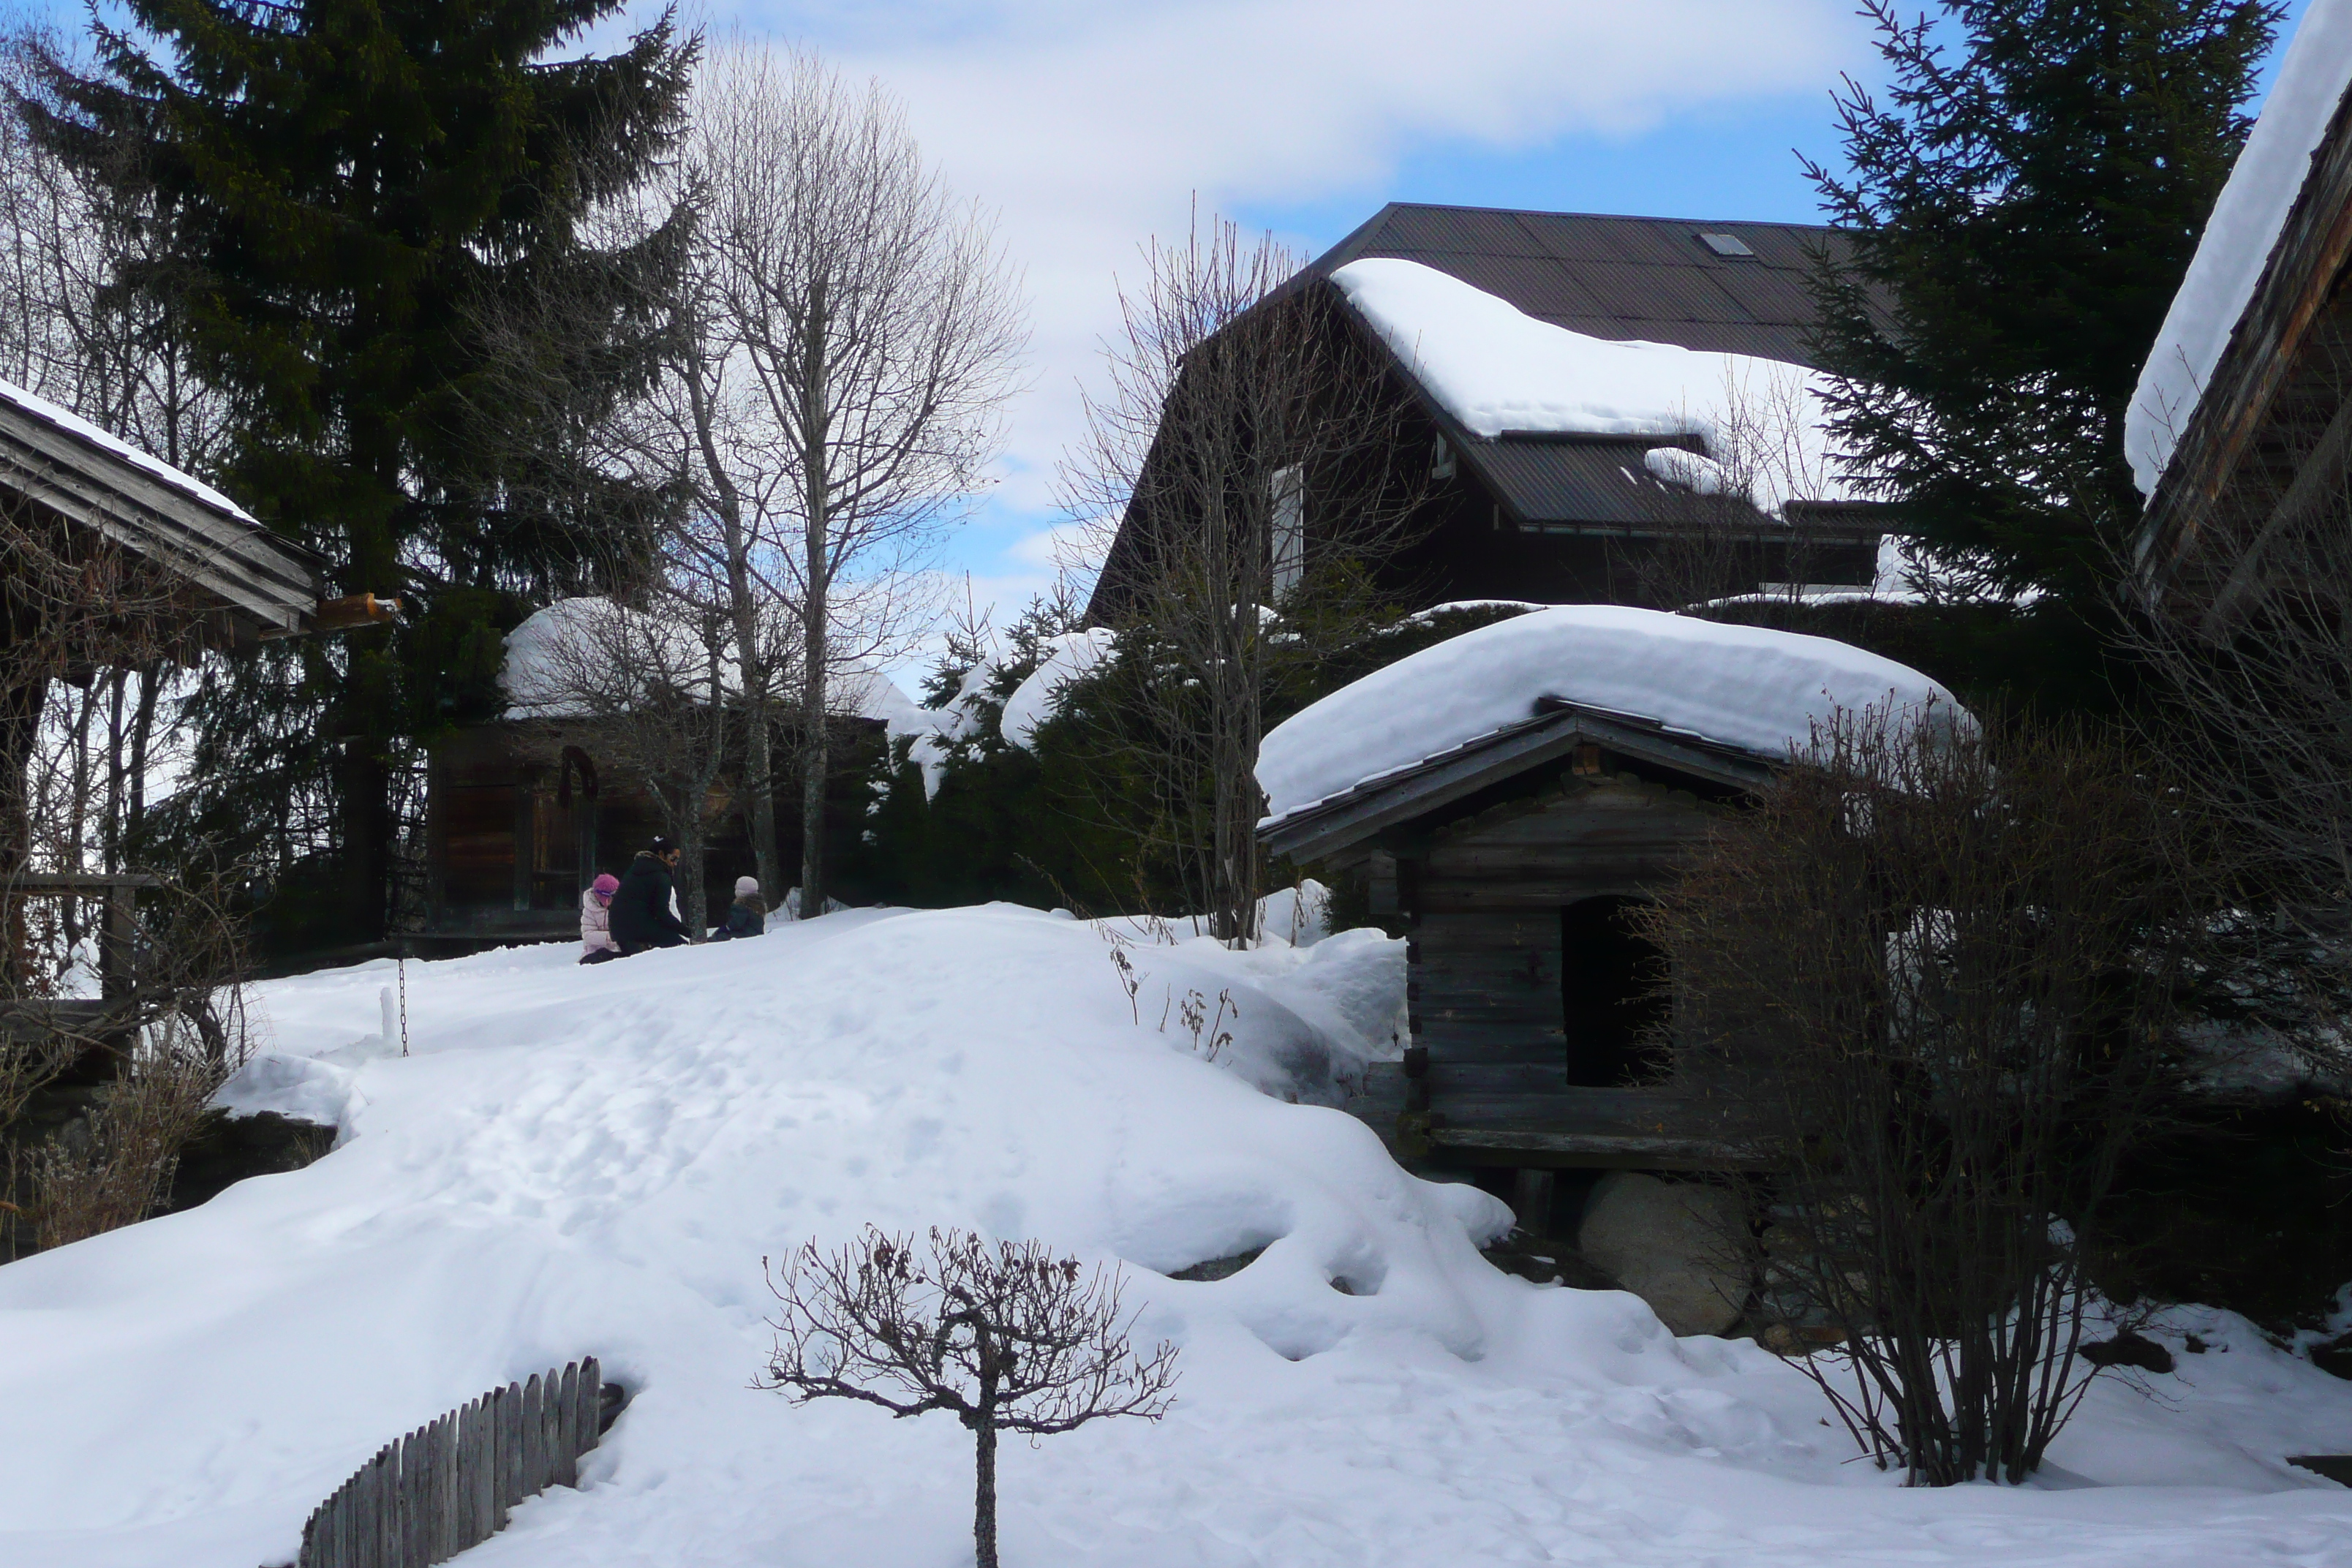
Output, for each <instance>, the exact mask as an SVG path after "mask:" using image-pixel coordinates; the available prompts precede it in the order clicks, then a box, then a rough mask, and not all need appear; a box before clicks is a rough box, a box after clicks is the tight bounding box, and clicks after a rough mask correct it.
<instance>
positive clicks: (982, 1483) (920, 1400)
mask: <svg viewBox="0 0 2352 1568" xmlns="http://www.w3.org/2000/svg"><path fill="white" fill-rule="evenodd" d="M761 1266H762V1267H763V1268H766V1267H767V1266H768V1265H767V1260H766V1259H764V1258H762V1259H761ZM1123 1283H1124V1281H1123V1279H1122V1277H1121V1275H1120V1273H1119V1271H1118V1270H1117V1269H1114V1270H1112V1272H1111V1273H1109V1274H1108V1275H1105V1274H1104V1273H1103V1272H1102V1271H1101V1270H1100V1269H1099V1268H1097V1269H1094V1270H1092V1271H1089V1270H1087V1268H1085V1267H1084V1266H1082V1265H1081V1264H1080V1263H1079V1262H1078V1260H1077V1259H1076V1258H1055V1256H1054V1255H1053V1252H1052V1251H1051V1250H1050V1249H1049V1248H1048V1247H1046V1246H1045V1243H1043V1242H1037V1241H1005V1242H999V1243H997V1244H996V1245H994V1246H991V1245H990V1244H989V1243H988V1242H987V1241H986V1240H984V1239H982V1237H978V1236H975V1235H973V1234H971V1232H969V1231H944V1232H943V1231H940V1230H939V1229H937V1228H936V1227H935V1228H933V1230H932V1231H931V1233H930V1245H929V1248H928V1249H926V1250H921V1251H919V1250H918V1249H917V1247H916V1245H915V1238H914V1237H912V1236H890V1235H887V1234H885V1233H884V1232H882V1231H881V1230H878V1229H877V1228H876V1227H874V1226H866V1231H865V1233H864V1234H863V1235H862V1236H861V1237H859V1238H858V1239H857V1240H856V1241H855V1242H852V1243H851V1244H849V1245H848V1246H846V1247H842V1248H841V1249H840V1250H838V1251H836V1252H830V1253H829V1252H826V1251H824V1250H823V1249H822V1248H820V1247H818V1246H817V1244H816V1243H815V1242H814V1241H812V1242H809V1243H808V1244H807V1245H805V1246H803V1247H801V1249H800V1250H799V1251H798V1252H796V1253H794V1254H793V1257H792V1258H791V1259H790V1260H789V1261H788V1262H787V1263H786V1264H785V1266H784V1268H783V1272H782V1279H776V1278H775V1277H774V1276H773V1274H771V1278H770V1280H769V1289H771V1290H772V1291H773V1292H774V1294H775V1297H776V1300H778V1301H779V1302H781V1303H782V1311H781V1312H780V1313H779V1314H778V1315H777V1317H776V1318H775V1319H774V1320H772V1323H771V1325H770V1326H771V1327H772V1328H773V1329H774V1330H775V1331H776V1346H775V1351H774V1352H773V1353H772V1355H771V1357H770V1358H769V1363H768V1370H767V1375H766V1378H765V1380H764V1381H763V1382H762V1384H761V1386H762V1387H766V1388H772V1389H776V1390H779V1391H782V1392H783V1393H787V1394H792V1395H793V1397H794V1399H795V1400H796V1401H797V1402H798V1403H802V1404H805V1403H807V1402H808V1401H810V1400H812V1399H855V1400H857V1401H860V1402H861V1403H864V1404H866V1405H880V1406H881V1407H882V1408H883V1409H885V1410H887V1411H888V1412H890V1414H891V1415H896V1416H901V1417H903V1416H908V1415H924V1414H926V1413H928V1412H929V1411H933V1410H945V1411H948V1412H950V1413H951V1414H952V1415H954V1416H955V1417H956V1419H957V1420H959V1421H961V1422H962V1423H963V1425H964V1426H965V1427H966V1428H967V1429H968V1430H970V1431H971V1434H972V1441H973V1444H974V1447H975V1449H976V1453H977V1469H978V1480H977V1484H976V1487H975V1491H974V1497H973V1508H972V1525H971V1532H972V1541H973V1544H974V1546H975V1548H976V1550H977V1554H978V1557H979V1564H980V1568H997V1563H996V1435H997V1434H998V1433H999V1432H1015V1433H1019V1434H1022V1435H1024V1436H1027V1437H1029V1438H1030V1439H1031V1440H1032V1441H1033V1442H1034V1440H1035V1439H1036V1438H1038V1437H1040V1436H1050V1435H1052V1434H1055V1433H1058V1432H1071V1431H1075V1430H1076V1429H1077V1428H1078V1427H1080V1426H1085V1425H1086V1424H1087V1422H1089V1421H1096V1420H1100V1419H1101V1418H1103V1417H1105V1416H1109V1415H1140V1416H1142V1417H1143V1418H1144V1419H1145V1420H1148V1421H1157V1420H1158V1419H1160V1416H1161V1415H1165V1414H1167V1411H1168V1407H1169V1405H1170V1403H1171V1401H1170V1398H1169V1394H1168V1390H1169V1389H1170V1387H1171V1386H1172V1385H1173V1384H1174V1383H1175V1381H1176V1347H1175V1346H1174V1345H1172V1344H1169V1343H1167V1342H1161V1343H1160V1344H1159V1345H1158V1346H1156V1347H1155V1348H1154V1349H1152V1350H1151V1351H1150V1352H1148V1353H1139V1352H1136V1351H1135V1350H1134V1349H1133V1348H1132V1346H1131V1345H1130V1344H1129V1337H1128V1336H1129V1333H1130V1332H1131V1331H1132V1330H1133V1328H1134V1318H1133V1316H1132V1315H1131V1314H1129V1313H1127V1312H1125V1311H1123V1310H1122V1309H1121V1306H1120V1301H1119V1297H1120V1291H1121V1287H1122V1285H1123Z"/></svg>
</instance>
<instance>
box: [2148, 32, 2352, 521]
mask: <svg viewBox="0 0 2352 1568" xmlns="http://www.w3.org/2000/svg"><path fill="white" fill-rule="evenodd" d="M2347 83H2352V0H2311V4H2310V5H2309V7H2308V8H2307V9H2306V10H2305V12H2304V14H2303V19H2302V21H2301V22H2300V23H2299V24H2298V25H2297V26H2296V27H2295V32H2294V39H2293V40H2292V41H2291V42H2290V43H2289V44H2288V45H2287V49H2286V56H2285V58H2284V60H2282V61H2281V62H2280V65H2279V72H2278V77H2277V79H2276V80H2275V82H2274V83H2273V85H2272V88H2271V91H2270V96H2269V97H2268V98H2267V99H2265V100H2263V111H2262V116H2261V118H2260V119H2258V120H2257V121H2255V122H2254V129H2253V132H2252V134H2251V135H2249V136H2248V137H2247V138H2246V145H2245V149H2244V151H2242V153H2239V154H2238V162H2237V163H2236V165H2235V166H2234V167H2233V168H2232V169H2231V171H2230V180H2229V183H2228V184H2226V185H2224V186H2223V187H2222V188H2221V196H2220V198H2219V199H2218V200H2216V201H2215V202H2214V204H2213V212H2212V216H2210V217H2209V218H2207V219H2206V222H2205V233H2204V237H2203V238H2202V239H2201V240H2200V242H2199V243H2198V247H2197V255H2196V256H2195V258H2193V259H2191V260H2190V262H2189V271H2188V273H2187V274H2186V275H2185V276H2184V277H2183V278H2182V279H2181V280H2180V289H2179V292H2178V293H2176V294H2175V295H2174V296H2173V299H2172V309H2171V310H2169V311H2168V312H2167V314H2166V316H2165V318H2164V327H2163V330H2162V331H2158V333H2157V336H2156V343H2155V346H2154V347H2153V348H2151V349H2150V350H2149V352H2148V356H2147V363H2146V364H2145V365H2144V366H2142V367H2141V370H2140V375H2139V384H2138V386H2137V388H2136V389H2135V390H2134V392H2133V394H2132V400H2131V405H2130V407H2129V408H2128V409H2127V410H2126V412H2125V416H2124V450H2125V455H2126V457H2128V458H2130V460H2131V466H2132V478H2133V479H2134V480H2136V481H2137V483H2138V485H2139V488H2140V491H2141V493H2142V494H2144V495H2153V494H2155V493H2156V488H2157V482H2158V480H2159V479H2162V478H2163V476H2164V472H2165V470H2166V468H2168V467H2169V466H2170V464H2171V461H2172V455H2173V452H2174V449H2175V448H2176V447H2178V445H2179V441H2180V439H2181V437H2182V436H2183V435H2184V434H2186V432H2187V431H2188V428H2189V418H2190V416H2192V415H2194V414H2195V413H2196V411H2197V405H2198V402H2199V399H2200V397H2201V396H2202V395H2203V393H2204V390H2205V388H2206V387H2207V386H2208V385H2209V384H2211V382H2212V379H2213V372H2214V369H2215V367H2216V366H2217V365H2218V364H2219V363H2221V353H2222V351H2223V350H2224V349H2226V348H2227V347H2228V346H2229V343H2230V338H2231V333H2232V332H2234V331H2236V330H2237V327H2238V324H2239V321H2241V319H2242V318H2243V316H2244V315H2245V313H2246V307H2247V305H2248V303H2249V302H2250V301H2251V300H2252V299H2253V297H2254V290H2255V289H2256V287H2257V286H2258V285H2259V284H2260V283H2261V281H2262V279H2263V271H2264V269H2265V268H2267V267H2268V266H2269V264H2270V260H2271V256H2272V253H2273V250H2274V249H2275V248H2276V247H2277V244H2278V239H2279V235H2280V231H2281V230H2282V229H2283V228H2284V226H2285V224H2286V220H2287V215H2288V214H2289V213H2290V212H2291V211H2292V210H2293V209H2294V202H2295V197H2296V196H2297V195H2299V194H2301V192H2302V190H2303V186H2304V180H2305V176H2306V175H2307V174H2309V173H2310V171H2311V160H2312V154H2313V153H2315V151H2317V149H2318V147H2319V145H2320V142H2321V140H2322V138H2323V137H2324V136H2325V135H2326V131H2327V126H2328V122H2329V121H2331V120H2332V119H2333V118H2334V117H2335V114H2336V109H2337V106H2338V105H2339V104H2341V103H2342V101H2343V100H2344V94H2345V89H2346V86H2347Z"/></svg>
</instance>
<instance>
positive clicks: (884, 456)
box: [680, 44, 1027, 914]
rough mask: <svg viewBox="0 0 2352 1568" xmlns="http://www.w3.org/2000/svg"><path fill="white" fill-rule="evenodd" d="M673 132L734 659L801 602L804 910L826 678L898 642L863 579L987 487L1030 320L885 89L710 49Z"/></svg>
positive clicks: (765, 55) (820, 813) (820, 898)
mask: <svg viewBox="0 0 2352 1568" xmlns="http://www.w3.org/2000/svg"><path fill="white" fill-rule="evenodd" d="M688 149H689V154H688V170H687V174H688V181H689V185H690V188H691V191H692V193H693V194H692V201H693V203H694V207H695V224H694V237H693V242H692V247H691V252H690V256H689V259H688V264H687V270H688V279H687V283H686V304H685V320H686V327H687V330H686V331H685V333H684V339H685V345H686V346H685V348H684V349H683V350H682V353H681V366H680V368H681V371H682V373H683V375H684V380H685V394H686V406H687V412H688V421H689V427H690V429H691V431H692V441H691V449H692V454H693V455H692V464H693V472H694V475H695V478H696V482H697V484H698V489H700V490H701V491H702V493H703V497H704V501H705V507H704V510H705V515H706V516H707V517H708V518H709V521H710V524H711V529H712V533H713V537H714V541H715V548H714V549H713V550H712V551H711V552H710V553H711V555H712V558H713V559H714V560H715V561H716V562H718V563H720V566H721V569H722V572H723V574H725V575H726V576H727V578H728V582H729V588H730V604H731V605H732V606H733V611H734V615H735V617H736V620H737V621H738V623H739V624H740V626H741V627H742V628H743V629H742V630H740V632H739V633H738V643H739V646H740V648H741V649H742V650H743V652H744V655H745V657H746V658H749V657H751V648H752V647H753V646H754V645H755V644H756V643H757V642H758V640H759V638H758V637H757V634H756V633H755V632H754V630H753V629H752V620H753V619H754V618H755V617H754V616H753V615H752V609H753V607H754V605H755V602H756V600H757V598H758V597H759V596H760V595H761V592H762V591H763V590H764V592H765V595H766V596H767V597H769V598H770V599H772V600H775V601H781V602H785V603H789V604H790V605H792V606H793V609H794V611H795V612H796V618H797V621H798V629H799V632H800V636H801V640H802V648H801V650H800V657H799V658H798V660H797V664H798V672H797V673H798V675H799V678H800V682H801V690H800V693H799V697H800V701H799V708H800V712H801V750H802V756H801V769H802V774H801V887H802V893H801V908H802V909H803V910H805V911H807V912H809V913H811V914H814V913H817V912H821V911H822V910H824V905H825V864H824V821H825V814H824V795H825V783H826V777H827V772H828V769H829V766H830V750H831V746H830V727H829V725H828V724H827V723H826V717H827V715H828V714H829V713H830V712H831V710H832V706H833V704H832V694H831V691H830V682H831V679H832V677H833V676H834V675H835V674H836V673H838V672H839V671H840V670H842V669H843V668H845V667H846V666H848V665H851V664H856V663H862V662H867V661H870V659H871V658H872V657H873V656H874V655H875V654H876V653H877V651H879V650H880V649H881V648H882V647H884V646H885V645H887V644H888V643H889V642H890V641H891V640H892V639H893V637H895V636H896V634H897V632H898V625H897V623H898V619H899V615H898V613H897V612H901V611H903V609H904V607H905V606H904V605H903V604H902V603H901V600H902V597H903V595H900V594H896V593H892V592H889V591H885V590H883V589H881V588H877V584H889V583H893V582H896V583H898V584H905V583H907V582H909V581H912V580H913V578H912V576H911V574H910V568H912V567H914V566H916V565H918V564H919V563H921V562H922V560H923V559H925V557H926V555H927V553H928V552H929V548H930V546H931V545H932V543H933V542H935V541H936V540H937V538H938V536H939V535H940V532H941V531H943V530H944V529H945V528H946V527H948V526H949V525H950V524H951V523H953V522H955V521H958V520H960V518H961V515H962V512H963V510H964V508H965V506H966V505H967V503H968V502H969V500H970V499H971V496H972V495H973V494H974V493H975V492H976V491H977V490H978V489H980V488H981V486H982V469H983V468H984V466H985V465H986V464H987V462H988V461H989V459H990V458H992V456H993V454H994V452H995V450H996V447H997V445H998V441H999V438H1000V435H1001V431H1000V417H999V415H1000V410H1001V408H1002V405H1003V402H1004V399H1005V398H1006V396H1007V395H1009V394H1010V393H1011V392H1012V390H1013V367H1014V364H1015V363H1016V361H1017V359H1018V357H1019V355H1020V354H1021V353H1022V351H1023V349H1024V345H1025V343H1026V341H1027V336H1026V328H1025V326H1024V321H1023V312H1022V308H1021V305H1020V302H1019V299H1018V290H1017V285H1016V280H1015V279H1014V277H1013V273H1012V271H1011V269H1010V268H1008V267H1007V265H1006V264H1005V262H1004V260H1003V255H1002V252H1001V250H1000V248H999V247H998V245H997V242H996V238H995V235H994V228H993V225H992V223H991V222H990V221H989V220H988V218H987V217H986V216H984V215H983V214H982V212H981V211H980V210H979V209H978V208H976V207H971V206H966V205H961V204H959V203H958V202H957V201H956V200H955V199H954V198H953V196H952V195H950V193H949V191H948V190H947V188H946V187H945V186H944V185H943V184H941V183H940V179H939V176H938V175H937V174H936V173H934V172H933V171H932V170H931V169H929V168H928V167H926V166H925V164H924V162H923V159H922V156H921V153H920V150H919V148H918V147H917V145H916V142H915V139H914V135H913V133H912V132H911V131H910V130H909V129H908V125H907V119H906V112H905V110H904V109H903V108H902V107H901V106H900V105H899V104H898V102H897V101H896V100H893V99H892V98H890V96H889V95H888V94H887V92H886V91H885V90H884V89H882V87H881V86H880V85H879V84H878V83H874V82H868V83H866V84H864V85H863V86H859V85H855V84H852V83H850V82H849V81H847V80H845V79H843V78H842V77H841V76H840V75H839V74H838V73H837V72H835V70H833V69H832V68H829V67H827V66H825V65H824V63H823V62H822V61H820V60H819V59H818V58H816V57H815V56H814V55H812V54H808V53H805V52H793V53H789V54H782V55H780V54H777V53H775V52H773V51H772V50H770V49H767V48H765V47H756V46H751V45H746V44H736V45H732V46H729V47H722V48H719V49H716V50H714V51H712V55H711V58H710V63H709V67H708V68H707V69H706V70H705V72H704V74H703V79H702V80H701V82H700V84H699V87H698V92H697V97H696V107H695V112H694V127H693V130H692V132H691V134H690V136H689V139H688ZM762 577H764V578H765V579H766V581H765V582H764V583H763V582H761V578H762ZM744 679H745V681H746V684H747V686H748V687H749V688H751V689H758V688H760V687H761V685H762V684H763V683H762V682H761V680H760V679H757V677H756V675H755V674H754V673H753V672H751V671H749V670H747V671H746V673H745V676H744ZM765 744H766V741H765V736H764V729H763V727H762V728H761V730H760V731H759V732H758V733H756V734H755V740H754V745H755V748H764V746H765ZM758 771H760V770H759V769H758V767H757V765H756V763H755V766H754V772H755V773H756V772H758ZM763 831H764V832H766V833H767V834H768V835H770V836H771V837H772V832H773V829H772V826H771V827H769V828H766V829H764V830H763V829H761V828H759V827H757V826H755V830H754V837H755V838H756V837H760V835H761V832H763ZM769 859H770V860H772V859H773V856H772V852H771V853H770V855H769ZM767 874H769V873H768V871H767V869H766V867H765V866H764V865H763V875H767ZM769 891H770V893H771V895H772V896H774V895H776V894H778V893H780V892H781V889H769Z"/></svg>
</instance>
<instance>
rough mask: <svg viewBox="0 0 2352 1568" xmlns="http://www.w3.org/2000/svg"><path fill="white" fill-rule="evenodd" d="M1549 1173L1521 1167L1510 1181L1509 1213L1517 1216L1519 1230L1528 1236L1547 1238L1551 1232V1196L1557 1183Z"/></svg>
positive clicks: (1555, 1175)
mask: <svg viewBox="0 0 2352 1568" xmlns="http://www.w3.org/2000/svg"><path fill="white" fill-rule="evenodd" d="M1558 1180H1559V1178H1558V1175H1557V1173H1554V1172H1551V1171H1538V1170H1530V1169H1528V1168H1526V1167H1524V1166H1523V1167H1521V1168H1520V1170H1519V1171H1518V1172H1517V1174H1516V1175H1515V1176H1514V1177H1513V1178H1512V1181H1511V1212H1512V1213H1513V1214H1514V1215H1517V1216H1518V1221H1519V1228H1520V1229H1521V1230H1524V1231H1526V1232H1527V1233H1528V1235H1529V1236H1547V1235H1549V1234H1550V1231H1551V1196H1552V1191H1553V1188H1554V1187H1555V1185H1556V1184H1557V1183H1558Z"/></svg>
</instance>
